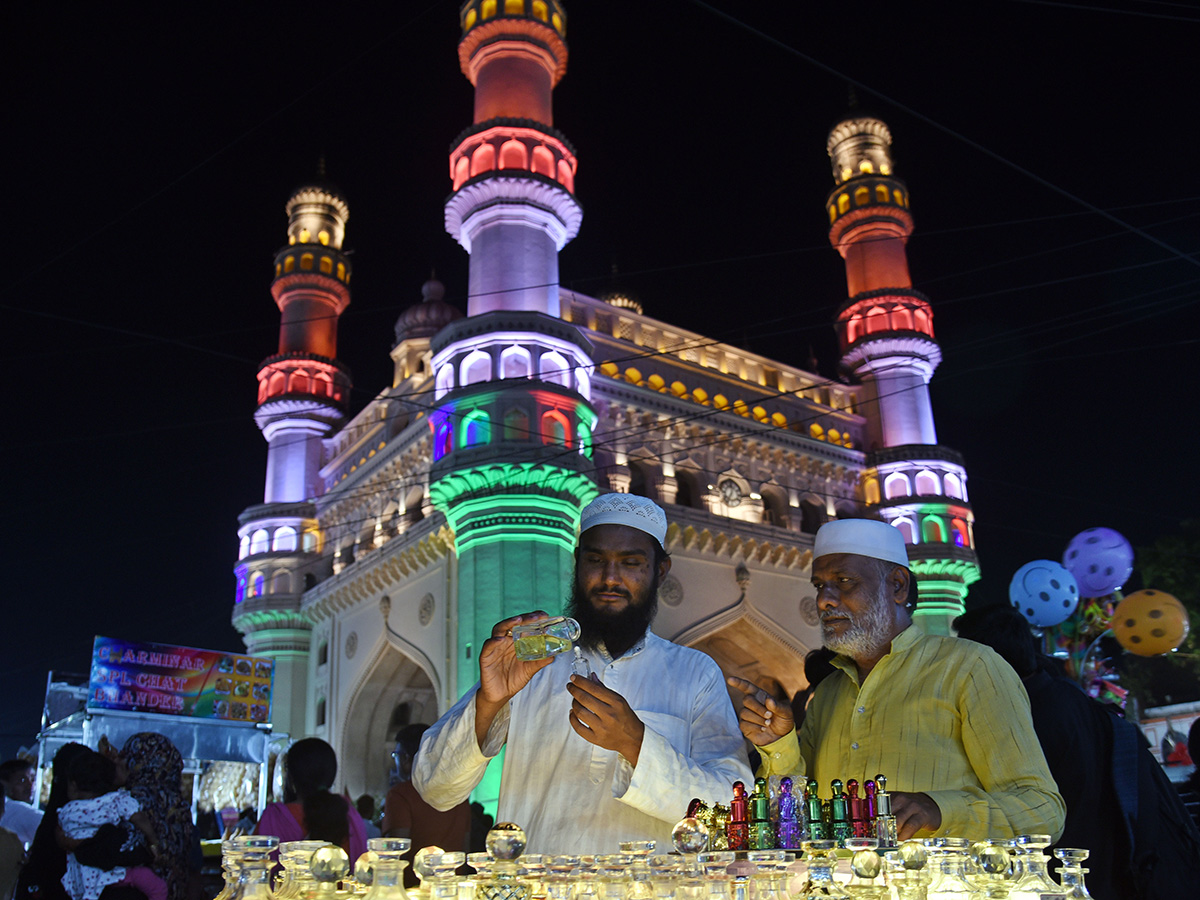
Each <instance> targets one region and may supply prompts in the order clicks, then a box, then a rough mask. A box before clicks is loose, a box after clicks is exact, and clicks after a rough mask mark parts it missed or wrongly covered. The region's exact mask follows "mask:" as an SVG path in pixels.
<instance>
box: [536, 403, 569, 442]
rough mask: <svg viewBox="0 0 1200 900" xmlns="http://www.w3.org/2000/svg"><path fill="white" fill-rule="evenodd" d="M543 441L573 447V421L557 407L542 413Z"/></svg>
mask: <svg viewBox="0 0 1200 900" xmlns="http://www.w3.org/2000/svg"><path fill="white" fill-rule="evenodd" d="M542 443H543V444H561V445H562V446H564V447H566V448H567V449H570V447H571V423H570V422H568V421H567V417H566V416H564V415H563V414H562V413H560V412H559V411H558V410H557V409H548V410H546V411H545V412H544V413H542Z"/></svg>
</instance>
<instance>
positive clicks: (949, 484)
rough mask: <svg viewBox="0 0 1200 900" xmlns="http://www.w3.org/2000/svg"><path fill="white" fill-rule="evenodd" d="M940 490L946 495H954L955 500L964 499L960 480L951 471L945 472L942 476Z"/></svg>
mask: <svg viewBox="0 0 1200 900" xmlns="http://www.w3.org/2000/svg"><path fill="white" fill-rule="evenodd" d="M942 490H943V491H944V492H945V495H946V496H947V497H954V498H955V499H956V500H965V499H966V498H965V497H963V492H962V482H961V481H959V480H958V476H957V475H955V474H954V473H953V472H947V473H946V474H945V475H943V476H942Z"/></svg>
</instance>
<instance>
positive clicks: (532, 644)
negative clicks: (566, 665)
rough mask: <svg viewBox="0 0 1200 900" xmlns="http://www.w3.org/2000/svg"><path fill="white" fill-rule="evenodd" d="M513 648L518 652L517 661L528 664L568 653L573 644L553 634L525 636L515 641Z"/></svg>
mask: <svg viewBox="0 0 1200 900" xmlns="http://www.w3.org/2000/svg"><path fill="white" fill-rule="evenodd" d="M513 648H514V649H515V650H516V652H517V659H520V660H525V661H526V662H528V661H529V660H533V659H545V658H546V657H547V656H557V655H558V654H560V653H566V652H567V651H568V650H570V649H571V642H570V641H568V640H567V639H566V638H561V637H556V636H555V635H552V634H523V635H521V636H520V637H518V638H516V639H514V641H513Z"/></svg>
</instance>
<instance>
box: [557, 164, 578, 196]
mask: <svg viewBox="0 0 1200 900" xmlns="http://www.w3.org/2000/svg"><path fill="white" fill-rule="evenodd" d="M558 183H559V184H561V185H562V186H563V187H565V188H566V189H567V190H568V191H570V192H571V193H572V194H573V193H575V173H574V172H572V171H571V165H570V163H568V162H567V161H566V160H565V159H560V160H559V161H558Z"/></svg>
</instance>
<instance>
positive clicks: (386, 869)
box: [363, 838, 412, 900]
mask: <svg viewBox="0 0 1200 900" xmlns="http://www.w3.org/2000/svg"><path fill="white" fill-rule="evenodd" d="M410 847H412V841H411V840H409V839H408V838H370V839H369V840H368V841H367V849H368V850H370V851H371V852H373V853H374V854H375V857H376V858H375V865H374V871H373V872H372V874H371V889H370V890H369V891H367V893H366V894H365V895H364V898H363V900H409V897H408V892H407V891H405V890H404V870H405V868H406V867H407V866H408V860H406V859H405V858H404V854H405V853H407V852H408V851H409V848H410Z"/></svg>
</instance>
